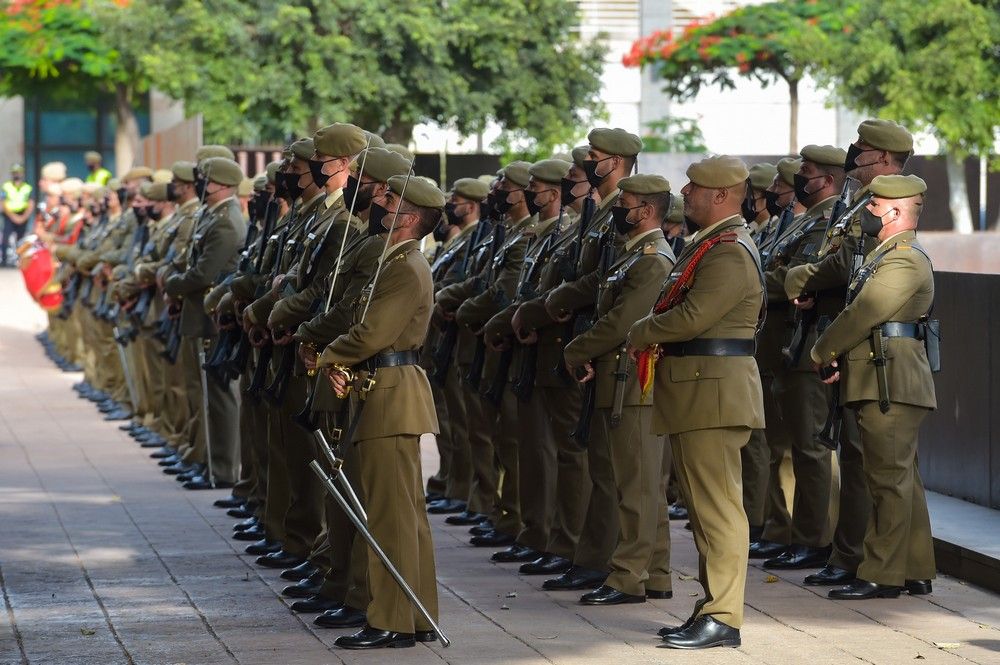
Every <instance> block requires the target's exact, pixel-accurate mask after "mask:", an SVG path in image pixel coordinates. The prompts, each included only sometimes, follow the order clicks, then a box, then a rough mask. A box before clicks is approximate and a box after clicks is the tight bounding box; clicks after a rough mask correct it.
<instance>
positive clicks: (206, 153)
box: [194, 144, 236, 162]
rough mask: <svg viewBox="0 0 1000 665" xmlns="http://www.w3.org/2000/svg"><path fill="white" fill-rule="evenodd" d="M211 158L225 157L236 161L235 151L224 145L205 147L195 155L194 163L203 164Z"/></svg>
mask: <svg viewBox="0 0 1000 665" xmlns="http://www.w3.org/2000/svg"><path fill="white" fill-rule="evenodd" d="M209 157H225V158H226V159H234V160H235V159H236V155H234V154H233V151H232V150H230V149H229V148H227V147H226V146H224V145H217V144H209V145H203V146H201V147H200V148H198V150H197V151H196V152H195V153H194V161H196V162H201V160H203V159H208V158H209Z"/></svg>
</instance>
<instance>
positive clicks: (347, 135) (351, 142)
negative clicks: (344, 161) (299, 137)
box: [313, 122, 368, 157]
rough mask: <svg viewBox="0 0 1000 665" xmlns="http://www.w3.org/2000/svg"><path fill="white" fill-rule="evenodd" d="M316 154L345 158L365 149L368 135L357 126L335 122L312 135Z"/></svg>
mask: <svg viewBox="0 0 1000 665" xmlns="http://www.w3.org/2000/svg"><path fill="white" fill-rule="evenodd" d="M313 143H314V144H315V147H316V152H318V153H319V154H321V155H327V156H328V157H347V156H351V155H356V154H358V153H359V152H361V151H362V150H364V149H365V145H367V143H368V135H367V134H365V130H363V129H361V128H360V127H358V126H357V125H352V124H350V123H346V122H335V123H333V124H332V125H327V126H326V127H321V128H320V129H318V130H316V133H315V134H313Z"/></svg>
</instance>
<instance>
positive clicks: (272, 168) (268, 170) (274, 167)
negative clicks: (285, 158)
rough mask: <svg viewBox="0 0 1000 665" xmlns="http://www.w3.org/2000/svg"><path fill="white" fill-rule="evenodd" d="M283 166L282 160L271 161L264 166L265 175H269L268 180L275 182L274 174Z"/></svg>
mask: <svg viewBox="0 0 1000 665" xmlns="http://www.w3.org/2000/svg"><path fill="white" fill-rule="evenodd" d="M280 168H281V162H270V163H268V165H267V166H266V167H264V175H265V176H267V181H268V182H269V183H271V184H272V185H273V184H274V176H275V174H276V173H277V172H278V169H280Z"/></svg>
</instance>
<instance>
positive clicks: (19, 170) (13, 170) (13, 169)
mask: <svg viewBox="0 0 1000 665" xmlns="http://www.w3.org/2000/svg"><path fill="white" fill-rule="evenodd" d="M10 172H11V173H24V167H23V166H21V165H20V164H11V166H10Z"/></svg>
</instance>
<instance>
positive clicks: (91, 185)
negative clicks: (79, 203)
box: [83, 182, 101, 195]
mask: <svg viewBox="0 0 1000 665" xmlns="http://www.w3.org/2000/svg"><path fill="white" fill-rule="evenodd" d="M100 188H101V186H100V185H99V184H97V183H96V182H85V183H83V193H84V194H91V195H93V194H96V193H97V190H99V189H100Z"/></svg>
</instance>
